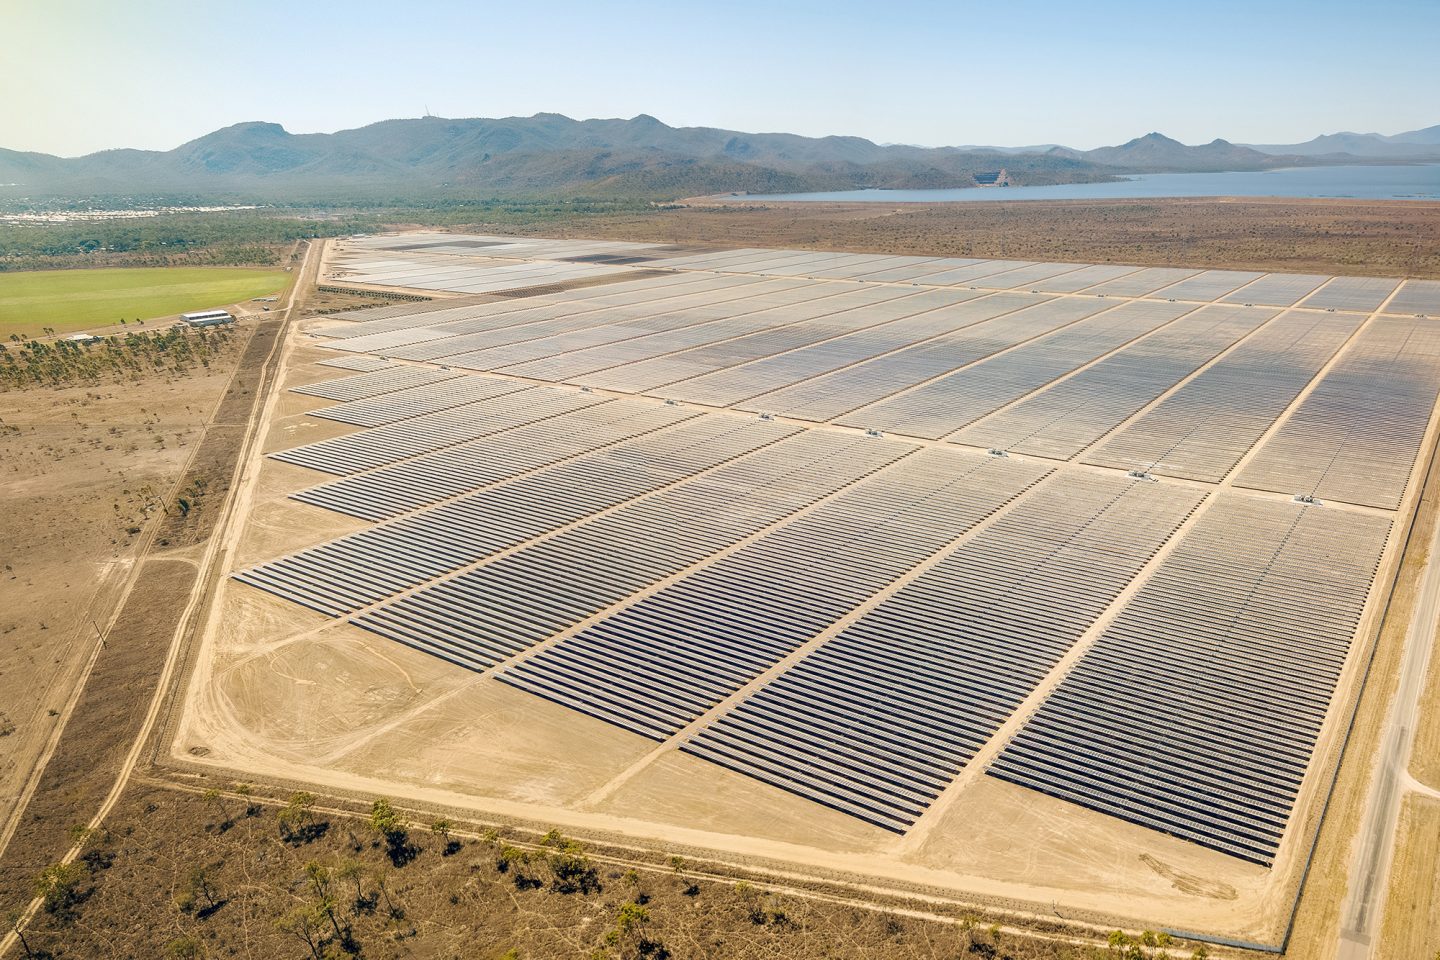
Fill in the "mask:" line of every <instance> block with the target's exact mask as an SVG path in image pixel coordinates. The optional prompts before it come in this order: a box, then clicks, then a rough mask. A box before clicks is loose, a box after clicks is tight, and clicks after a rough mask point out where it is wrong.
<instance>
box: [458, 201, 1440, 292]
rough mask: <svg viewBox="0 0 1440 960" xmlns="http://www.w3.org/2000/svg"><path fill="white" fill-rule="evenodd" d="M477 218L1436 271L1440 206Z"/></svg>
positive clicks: (714, 207) (837, 245)
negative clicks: (542, 220)
mask: <svg viewBox="0 0 1440 960" xmlns="http://www.w3.org/2000/svg"><path fill="white" fill-rule="evenodd" d="M456 229H460V228H458V227H457V228H456ZM464 229H466V230H470V229H472V227H470V226H467V227H466V228H464ZM473 230H474V231H476V232H485V231H486V230H495V231H498V232H502V233H528V234H532V235H536V236H552V237H554V236H585V237H594V238H603V239H609V240H644V241H654V242H661V243H713V244H717V245H724V246H735V247H789V248H801V249H817V250H839V251H853V252H876V253H900V254H928V255H931V256H959V257H966V256H975V257H994V258H1006V259H1022V260H1041V261H1078V262H1082V263H1106V262H1115V263H1134V264H1140V265H1145V266H1149V265H1160V266H1195V267H1229V268H1240V269H1246V270H1279V271H1288V272H1293V273H1334V274H1351V275H1361V276H1414V277H1440V216H1437V211H1436V204H1434V203H1425V202H1420V201H1416V202H1413V203H1412V202H1407V201H1387V202H1385V203H1374V202H1370V201H1360V200H1286V199H1277V200H1248V199H1247V200H1217V199H1176V200H1160V201H1135V200H1108V201H1081V200H1066V201H1058V200H1057V201H1040V200H1030V201H1021V202H1016V201H997V202H995V203H949V204H943V203H942V204H918V203H916V204H901V203H896V204H887V203H850V204H840V203H784V204H767V205H761V204H757V203H752V202H746V201H745V200H744V199H743V198H742V199H738V200H726V201H718V200H717V201H709V200H697V201H692V202H691V203H690V205H689V206H686V207H681V208H677V209H668V210H657V211H654V212H651V213H645V214H610V215H606V216H597V217H592V218H586V219H584V220H574V221H566V220H563V219H562V220H559V221H550V222H543V223H536V224H533V225H524V226H521V227H517V226H516V225H515V224H509V223H505V222H503V221H492V222H488V223H487V222H483V221H482V222H478V223H476V224H474V225H473Z"/></svg>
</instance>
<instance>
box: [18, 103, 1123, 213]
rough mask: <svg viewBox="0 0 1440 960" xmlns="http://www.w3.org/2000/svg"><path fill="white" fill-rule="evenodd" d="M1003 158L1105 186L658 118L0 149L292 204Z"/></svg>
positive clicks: (733, 185)
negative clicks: (62, 150) (49, 150)
mask: <svg viewBox="0 0 1440 960" xmlns="http://www.w3.org/2000/svg"><path fill="white" fill-rule="evenodd" d="M1001 166H1005V167H1007V168H1008V169H1009V170H1010V173H1011V177H1012V179H1013V180H1014V181H1015V182H1017V183H1061V182H1075V181H1077V180H1079V181H1084V180H1104V179H1109V178H1110V177H1111V175H1112V174H1111V173H1110V171H1107V170H1103V169H1101V168H1100V167H1098V166H1097V165H1096V164H1093V163H1089V162H1087V161H1084V160H1076V159H1073V158H1067V157H1056V156H1048V155H1045V154H1027V155H1022V156H1009V155H1004V156H1002V155H999V154H995V153H990V152H985V151H972V150H958V149H955V148H945V147H941V148H925V147H910V146H880V145H879V144H876V143H873V142H871V141H869V140H865V139H862V138H860V137H818V138H816V137H801V136H796V135H793V134H786V133H759V134H752V133H742V132H740V131H735V130H721V129H715V128H711V127H678V128H677V127H671V126H668V125H666V124H664V123H661V122H660V121H659V120H657V119H655V118H654V117H651V116H646V115H643V114H642V115H640V116H637V117H634V118H631V119H629V120H572V119H570V118H569V117H563V116H560V115H558V114H546V113H542V114H536V115H535V116H533V117H508V118H503V119H495V120H491V119H470V120H447V119H442V118H439V117H426V118H423V119H419V120H386V121H383V122H381V123H375V124H371V125H370V126H367V127H361V128H359V129H355V130H342V131H340V132H338V133H332V134H292V133H289V132H287V131H286V130H285V129H284V128H283V127H281V126H279V125H278V124H274V123H258V122H257V123H241V124H236V125H234V126H231V127H226V128H224V129H223V130H217V131H215V132H214V133H210V134H207V135H205V136H203V137H200V138H199V139H197V140H192V141H190V142H189V143H185V144H182V145H180V146H179V147H176V148H175V149H174V150H167V151H144V150H108V151H104V152H101V153H95V154H90V155H89V156H84V157H77V158H73V159H64V158H60V157H52V156H47V155H45V154H33V153H17V152H15V151H6V150H0V182H13V183H18V184H20V185H21V187H22V189H24V190H25V191H26V192H27V193H28V194H32V195H66V196H75V195H89V194H104V195H115V194H135V193H157V192H163V193H166V194H179V193H183V194H192V195H207V196H214V195H228V196H237V197H240V196H243V197H265V198H281V199H284V198H293V197H307V198H310V197H338V196H352V195H367V196H391V197H394V196H399V195H407V196H413V195H430V194H433V195H448V194H456V193H471V194H473V193H475V192H485V193H495V194H540V193H559V194H590V195H604V194H611V195H619V194H627V195H637V196H664V197H677V196H690V195H695V194H699V193H715V192H741V191H744V192H778V191H801V190H844V189H853V188H861V187H892V188H927V187H964V186H973V184H974V175H975V174H976V173H980V172H984V171H987V170H988V171H993V170H996V169H999V168H1000V167H1001Z"/></svg>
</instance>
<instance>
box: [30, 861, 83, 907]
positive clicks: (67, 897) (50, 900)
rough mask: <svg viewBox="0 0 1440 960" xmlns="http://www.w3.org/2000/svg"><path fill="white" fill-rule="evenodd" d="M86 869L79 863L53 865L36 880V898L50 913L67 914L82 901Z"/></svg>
mask: <svg viewBox="0 0 1440 960" xmlns="http://www.w3.org/2000/svg"><path fill="white" fill-rule="evenodd" d="M84 880H85V868H84V867H83V866H81V865H80V864H78V863H52V864H51V865H50V866H48V867H46V868H45V869H44V870H42V871H40V875H39V876H37V877H36V878H35V896H37V897H39V898H40V899H41V901H42V902H43V903H44V905H45V909H46V910H47V911H49V912H50V913H65V912H66V911H68V910H69V909H70V908H71V907H72V906H74V905H75V904H76V903H77V902H78V901H79V899H80V884H81V883H82V882H83V881H84Z"/></svg>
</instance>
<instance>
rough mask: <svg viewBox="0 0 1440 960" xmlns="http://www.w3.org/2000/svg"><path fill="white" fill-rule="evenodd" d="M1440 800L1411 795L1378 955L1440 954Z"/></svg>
mask: <svg viewBox="0 0 1440 960" xmlns="http://www.w3.org/2000/svg"><path fill="white" fill-rule="evenodd" d="M1437 863H1440V800H1433V799H1431V798H1429V797H1420V796H1414V795H1412V796H1410V797H1408V798H1407V799H1406V800H1405V805H1404V807H1402V808H1401V811H1400V832H1399V840H1398V846H1397V847H1396V851H1395V864H1394V866H1393V868H1392V873H1391V886H1390V896H1389V900H1388V902H1387V903H1386V906H1385V922H1384V925H1383V926H1382V928H1381V932H1380V947H1379V950H1378V952H1377V954H1376V955H1377V956H1381V957H1395V958H1397V960H1398V958H1402V957H1416V958H1419V960H1426V958H1429V957H1434V956H1437V955H1440V870H1436V868H1435V867H1436V864H1437Z"/></svg>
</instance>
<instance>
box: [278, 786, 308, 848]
mask: <svg viewBox="0 0 1440 960" xmlns="http://www.w3.org/2000/svg"><path fill="white" fill-rule="evenodd" d="M314 806H315V794H313V793H306V792H305V791H304V790H297V791H296V792H295V793H292V794H291V795H290V802H289V803H287V804H285V808H284V809H283V810H281V811H280V815H279V817H278V820H279V823H280V835H281V836H282V837H284V838H285V839H286V840H289V841H291V842H300V843H308V842H309V841H311V840H313V839H314V838H315V837H314V835H315V826H316V824H315V822H314V814H313V813H312V812H311V808H312V807H314Z"/></svg>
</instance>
